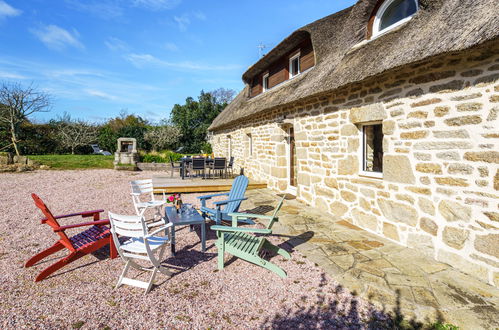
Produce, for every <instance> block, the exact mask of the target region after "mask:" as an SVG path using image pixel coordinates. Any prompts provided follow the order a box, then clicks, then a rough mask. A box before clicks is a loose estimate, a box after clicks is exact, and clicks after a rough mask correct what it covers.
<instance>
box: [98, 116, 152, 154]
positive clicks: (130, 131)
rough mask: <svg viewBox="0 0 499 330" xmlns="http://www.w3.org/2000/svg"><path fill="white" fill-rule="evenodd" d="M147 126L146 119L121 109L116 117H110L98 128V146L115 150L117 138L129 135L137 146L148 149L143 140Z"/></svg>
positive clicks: (147, 144) (148, 146)
mask: <svg viewBox="0 0 499 330" xmlns="http://www.w3.org/2000/svg"><path fill="white" fill-rule="evenodd" d="M149 127H150V126H149V124H148V122H147V120H145V119H142V118H141V117H140V116H136V115H133V114H132V115H130V114H127V113H126V111H122V112H121V113H120V115H119V116H118V117H116V118H112V119H110V120H109V121H108V122H107V123H106V124H104V125H102V126H101V127H100V128H99V133H98V139H97V140H98V142H99V147H101V148H102V149H104V150H108V151H110V152H115V151H116V147H117V145H116V143H117V142H116V141H117V140H118V138H120V137H131V138H135V139H137V146H138V147H139V148H142V149H146V150H148V149H149V148H150V145H149V143H148V142H146V141H144V134H145V133H146V132H147V130H148V129H149Z"/></svg>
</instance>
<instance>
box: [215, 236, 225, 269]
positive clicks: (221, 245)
mask: <svg viewBox="0 0 499 330" xmlns="http://www.w3.org/2000/svg"><path fill="white" fill-rule="evenodd" d="M217 236H218V240H217V243H216V246H217V249H218V257H217V259H218V269H220V270H222V269H224V254H225V235H224V233H221V232H219V231H217Z"/></svg>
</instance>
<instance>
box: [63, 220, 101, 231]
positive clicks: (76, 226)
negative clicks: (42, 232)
mask: <svg viewBox="0 0 499 330" xmlns="http://www.w3.org/2000/svg"><path fill="white" fill-rule="evenodd" d="M95 225H109V219H104V220H97V221H90V222H83V223H77V224H74V225H67V226H60V227H59V228H57V229H54V232H59V231H65V230H66V229H71V228H78V227H84V226H95Z"/></svg>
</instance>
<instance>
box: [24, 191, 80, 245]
mask: <svg viewBox="0 0 499 330" xmlns="http://www.w3.org/2000/svg"><path fill="white" fill-rule="evenodd" d="M31 198H33V200H34V201H35V205H36V207H38V208H39V209H40V211H42V213H43V215H44V216H45V219H46V220H45V221H44V223H46V224H47V225H49V226H50V227H52V230H54V232H55V230H57V229H59V227H60V225H59V223H58V222H57V220H56V219H55V217H54V215H53V214H52V212H50V210H49V208H48V207H47V205H45V203H44V202H43V201H42V199H41V198H40V197H38V195H37V194H34V193H33V194H31ZM56 233H57V235H59V237H60V238H61V243H62V244H63V245H64V246H65V247H67V248H68V249H69V250H71V251H75V248H74V246H73V244H72V243H71V241H70V240H69V237H68V236H67V235H66V234H65V233H64V232H63V231H57V232H56Z"/></svg>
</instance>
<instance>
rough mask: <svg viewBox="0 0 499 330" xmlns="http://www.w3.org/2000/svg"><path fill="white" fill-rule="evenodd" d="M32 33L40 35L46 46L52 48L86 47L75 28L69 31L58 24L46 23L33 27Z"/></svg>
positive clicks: (39, 37)
mask: <svg viewBox="0 0 499 330" xmlns="http://www.w3.org/2000/svg"><path fill="white" fill-rule="evenodd" d="M31 33H33V34H34V35H35V36H36V37H38V39H40V41H41V42H43V43H44V44H45V46H47V47H48V48H51V49H55V50H62V49H64V48H66V47H68V46H71V47H75V48H85V47H84V46H83V44H82V43H81V42H80V41H79V40H78V37H79V33H78V31H76V30H74V29H73V32H69V31H68V30H65V29H63V28H61V27H58V26H57V25H45V26H42V27H41V28H39V29H31Z"/></svg>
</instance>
